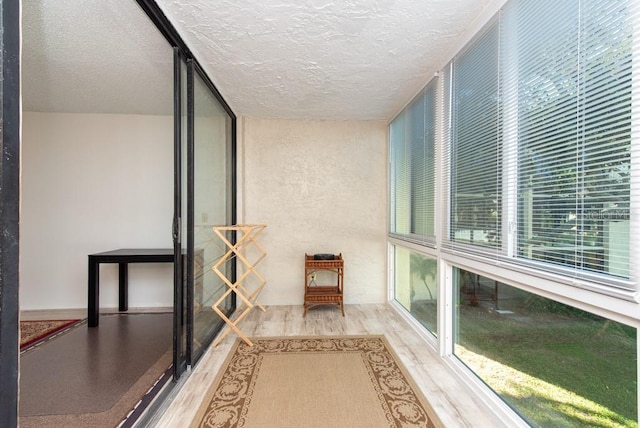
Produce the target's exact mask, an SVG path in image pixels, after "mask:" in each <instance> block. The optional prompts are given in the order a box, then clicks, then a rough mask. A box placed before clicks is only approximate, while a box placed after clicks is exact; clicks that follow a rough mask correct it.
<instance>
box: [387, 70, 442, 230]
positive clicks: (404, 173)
mask: <svg viewBox="0 0 640 428" xmlns="http://www.w3.org/2000/svg"><path fill="white" fill-rule="evenodd" d="M435 92H436V85H435V82H432V83H431V84H429V85H428V86H427V87H426V88H425V90H424V91H422V92H421V93H420V95H418V96H417V97H416V99H415V100H414V101H413V102H412V103H411V104H410V105H409V107H407V109H406V110H405V111H404V112H403V113H402V114H400V115H399V116H398V117H397V118H396V119H395V120H394V121H393V122H392V123H391V125H390V144H391V149H390V152H391V174H392V189H391V193H392V195H393V203H392V204H393V216H392V224H391V232H392V233H394V234H398V235H404V236H405V237H412V238H413V239H417V240H426V239H429V238H431V239H433V238H434V237H435V215H434V212H435V208H434V207H435V154H434V147H435V127H436V126H435V97H436V94H435Z"/></svg>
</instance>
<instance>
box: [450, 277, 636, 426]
mask: <svg viewBox="0 0 640 428" xmlns="http://www.w3.org/2000/svg"><path fill="white" fill-rule="evenodd" d="M453 277H454V296H456V303H455V308H456V311H455V320H454V325H455V332H456V334H455V344H454V354H455V355H456V357H458V358H459V359H460V360H461V361H462V362H463V363H464V364H465V365H467V366H468V367H469V368H470V369H471V370H473V372H475V374H476V375H477V376H478V377H480V378H481V379H482V380H483V381H484V382H485V383H486V384H487V385H488V386H489V387H490V388H491V389H493V390H494V391H495V392H496V393H497V394H498V395H499V396H500V397H501V398H502V399H503V400H504V401H505V402H507V403H508V404H509V405H510V406H511V407H512V408H514V409H515V410H516V411H517V412H518V413H519V414H520V415H521V416H522V417H523V418H524V419H526V420H527V422H529V423H530V424H531V425H532V426H553V427H560V426H563V427H565V426H566V427H569V426H575V427H583V426H599V427H607V426H609V427H613V426H616V427H623V426H625V427H627V426H628V427H632V426H637V414H638V411H637V385H636V379H637V367H636V358H637V345H636V340H637V339H636V334H637V333H636V329H635V328H633V327H629V326H626V325H623V324H620V323H618V322H615V321H613V320H610V319H606V318H602V317H599V316H596V315H593V314H590V313H588V312H584V311H581V310H579V309H576V308H574V307H571V306H568V305H564V304H562V303H558V302H555V301H553V300H550V299H546V298H544V297H541V296H538V295H535V294H532V293H528V292H526V291H522V290H519V289H517V288H515V287H510V286H508V285H506V284H503V283H501V282H498V281H495V280H493V279H490V278H486V277H484V276H482V275H478V274H475V273H473V272H470V271H466V270H463V269H454V270H453Z"/></svg>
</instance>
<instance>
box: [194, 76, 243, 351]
mask: <svg viewBox="0 0 640 428" xmlns="http://www.w3.org/2000/svg"><path fill="white" fill-rule="evenodd" d="M193 102H194V104H193V226H194V228H193V245H194V251H193V254H194V264H193V267H194V275H193V279H194V284H193V287H194V288H193V290H194V292H193V337H192V340H193V342H192V344H193V351H192V359H191V361H192V362H195V361H197V360H198V358H199V357H200V356H201V354H202V352H203V349H204V348H205V347H206V346H207V345H208V344H209V343H211V341H212V340H213V337H214V336H215V334H216V333H217V332H218V331H220V329H221V328H222V326H223V325H222V320H221V318H220V317H219V316H218V315H217V314H216V313H215V312H214V311H213V307H212V306H213V305H214V304H215V303H216V302H217V301H218V300H219V298H220V297H221V295H222V294H223V293H224V292H225V291H226V289H227V287H226V285H225V284H224V282H223V281H222V279H221V278H220V277H219V276H218V275H217V274H216V273H215V272H214V271H212V269H211V268H212V267H213V265H214V264H215V263H216V262H217V261H218V260H219V259H220V258H221V257H222V256H223V255H224V254H225V252H226V250H227V249H226V247H225V246H224V243H223V242H222V241H221V240H220V239H219V238H218V237H217V236H216V235H215V233H214V232H213V227H214V226H221V225H229V224H231V222H232V191H231V190H232V173H233V171H232V153H231V147H232V138H231V136H232V121H231V118H230V116H229V115H228V114H227V112H226V111H225V109H224V108H223V107H222V105H221V104H220V102H219V101H218V100H217V98H216V97H215V95H214V94H213V92H212V91H211V88H210V87H209V86H208V85H207V83H206V81H205V80H204V79H203V78H202V77H201V75H200V73H199V70H198V69H197V68H196V66H195V65H194V66H193ZM227 239H229V240H232V239H233V237H232V236H229V237H227ZM232 268H233V260H232V261H230V262H228V263H227V264H226V265H225V266H222V267H220V268H219V269H220V270H221V271H223V272H225V273H226V274H227V275H226V276H227V277H229V278H231V277H232V276H231V272H232ZM233 303H234V302H233V301H232V296H231V295H230V296H228V297H227V298H226V299H225V300H224V301H223V302H222V303H221V304H219V305H218V308H220V309H223V310H225V311H226V312H230V311H231V310H232V309H233V306H234V305H233Z"/></svg>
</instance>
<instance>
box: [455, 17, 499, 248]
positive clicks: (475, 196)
mask: <svg viewBox="0 0 640 428" xmlns="http://www.w3.org/2000/svg"><path fill="white" fill-rule="evenodd" d="M498 36H499V31H498V25H497V23H496V24H493V25H492V26H491V27H490V28H489V29H488V30H487V31H485V32H484V34H482V35H481V37H479V38H478V39H477V40H476V41H475V42H474V43H473V44H472V45H471V46H470V47H469V48H467V49H466V50H465V52H463V53H462V54H460V55H459V56H457V57H456V58H455V59H454V60H453V73H452V82H451V87H452V93H451V154H450V162H451V165H450V171H451V177H450V180H451V182H450V183H451V184H450V185H451V212H450V215H451V221H450V236H449V238H450V239H451V241H453V242H466V243H470V244H474V245H479V246H489V247H493V246H499V245H500V241H501V199H502V191H501V189H502V183H501V166H500V162H501V148H502V144H501V134H500V129H501V128H500V127H501V123H500V118H501V111H500V86H499V83H500V82H499V76H500V73H499V62H498V59H499V39H498Z"/></svg>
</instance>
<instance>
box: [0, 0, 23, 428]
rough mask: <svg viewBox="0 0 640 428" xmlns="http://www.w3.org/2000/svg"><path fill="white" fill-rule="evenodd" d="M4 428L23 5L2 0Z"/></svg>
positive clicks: (11, 349) (0, 388)
mask: <svg viewBox="0 0 640 428" xmlns="http://www.w3.org/2000/svg"><path fill="white" fill-rule="evenodd" d="M0 12H1V13H2V21H1V24H0V25H1V28H0V46H2V51H1V52H0V63H1V66H2V79H0V94H1V96H2V106H1V107H0V108H1V110H0V120H1V126H0V135H1V136H2V153H1V155H2V156H1V157H0V230H1V231H2V234H1V237H0V426H3V427H15V426H17V425H18V390H19V388H18V385H19V384H18V382H19V381H18V373H19V372H18V362H19V351H20V347H19V338H18V337H19V335H18V330H19V329H18V325H19V316H20V311H19V307H20V305H19V299H18V279H19V278H18V271H19V247H18V246H19V243H20V236H19V232H20V226H19V224H20V223H19V221H20V209H19V208H20V117H21V111H20V37H21V35H20V2H19V1H15V0H0Z"/></svg>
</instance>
